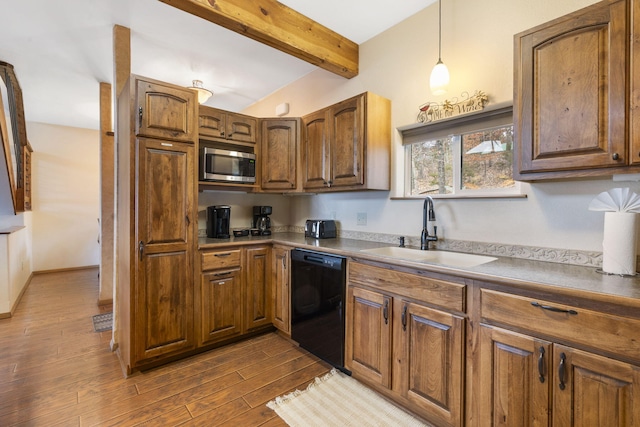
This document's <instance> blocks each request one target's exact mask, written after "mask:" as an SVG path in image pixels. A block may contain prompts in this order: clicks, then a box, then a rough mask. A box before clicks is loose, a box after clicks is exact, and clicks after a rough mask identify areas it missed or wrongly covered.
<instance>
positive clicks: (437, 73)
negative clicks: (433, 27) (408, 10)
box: [429, 0, 449, 95]
mask: <svg viewBox="0 0 640 427" xmlns="http://www.w3.org/2000/svg"><path fill="white" fill-rule="evenodd" d="M448 85H449V69H448V68H447V66H446V65H444V62H442V0H438V62H437V63H436V65H435V67H433V70H431V77H430V78H429V87H430V88H431V93H432V94H434V95H443V94H445V93H447V86H448Z"/></svg>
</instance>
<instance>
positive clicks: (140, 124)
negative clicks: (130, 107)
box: [138, 107, 142, 128]
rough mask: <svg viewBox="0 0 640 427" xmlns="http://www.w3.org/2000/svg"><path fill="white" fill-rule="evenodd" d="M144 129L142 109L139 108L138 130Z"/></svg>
mask: <svg viewBox="0 0 640 427" xmlns="http://www.w3.org/2000/svg"><path fill="white" fill-rule="evenodd" d="M141 127H142V107H138V128H141Z"/></svg>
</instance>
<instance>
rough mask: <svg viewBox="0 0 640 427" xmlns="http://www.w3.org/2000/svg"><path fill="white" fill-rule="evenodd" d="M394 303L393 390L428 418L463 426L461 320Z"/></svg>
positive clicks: (408, 303)
mask: <svg viewBox="0 0 640 427" xmlns="http://www.w3.org/2000/svg"><path fill="white" fill-rule="evenodd" d="M396 302H397V305H396V307H394V309H395V313H394V331H395V333H394V349H395V352H396V354H398V355H399V356H398V357H399V372H398V373H397V374H396V373H395V372H394V377H395V376H396V375H399V379H400V384H399V390H397V391H399V392H400V394H401V395H403V396H404V397H405V398H407V399H408V400H409V401H410V402H412V403H413V404H415V405H416V407H417V408H419V411H420V412H422V413H423V414H424V415H425V416H427V417H428V418H429V419H433V420H435V419H437V420H438V421H439V424H440V423H442V425H449V426H460V425H462V408H463V405H462V396H463V395H464V393H463V390H464V381H463V372H464V360H465V359H464V352H463V345H464V322H463V319H462V318H460V317H458V316H454V315H452V314H450V313H446V312H443V311H439V310H435V309H432V308H428V307H425V306H422V305H419V304H415V303H410V302H407V301H401V300H397V301H396ZM394 382H395V380H394Z"/></svg>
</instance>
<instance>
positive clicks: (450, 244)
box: [277, 226, 602, 267]
mask: <svg viewBox="0 0 640 427" xmlns="http://www.w3.org/2000/svg"><path fill="white" fill-rule="evenodd" d="M277 231H287V232H292V233H304V227H303V226H290V227H281V230H277ZM338 237H342V238H343V239H356V240H369V241H373V242H381V243H388V244H389V245H394V246H397V245H398V244H399V242H400V237H401V235H399V234H384V233H366V232H361V231H349V230H340V229H338ZM404 238H405V245H406V246H413V247H420V236H404ZM432 246H433V247H436V248H437V249H441V250H449V251H456V252H466V253H472V254H480V255H493V256H505V257H511V258H523V259H531V260H536V261H548V262H556V263H560V264H572V265H580V266H584V267H602V253H601V252H589V251H579V250H573V249H554V248H541V247H535V246H523V245H505V244H501V243H488V242H470V241H464V240H451V239H441V240H438V241H437V242H433V243H432Z"/></svg>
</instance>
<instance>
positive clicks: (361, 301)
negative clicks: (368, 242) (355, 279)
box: [345, 286, 393, 388]
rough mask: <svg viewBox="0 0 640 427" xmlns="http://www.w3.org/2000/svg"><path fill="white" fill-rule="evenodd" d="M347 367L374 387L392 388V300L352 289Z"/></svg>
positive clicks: (348, 320) (374, 293)
mask: <svg viewBox="0 0 640 427" xmlns="http://www.w3.org/2000/svg"><path fill="white" fill-rule="evenodd" d="M347 304H348V308H347V313H349V314H348V316H347V319H346V343H345V349H346V358H345V365H346V367H347V369H349V370H350V371H351V372H352V373H353V374H354V376H356V377H358V378H363V379H366V380H367V382H368V383H370V384H376V385H379V386H382V387H385V388H391V331H392V329H391V323H390V318H391V315H392V314H393V313H392V310H393V304H392V297H391V296H389V295H386V294H384V293H382V292H378V291H372V290H367V289H363V288H360V287H357V286H349V288H348V292H347Z"/></svg>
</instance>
